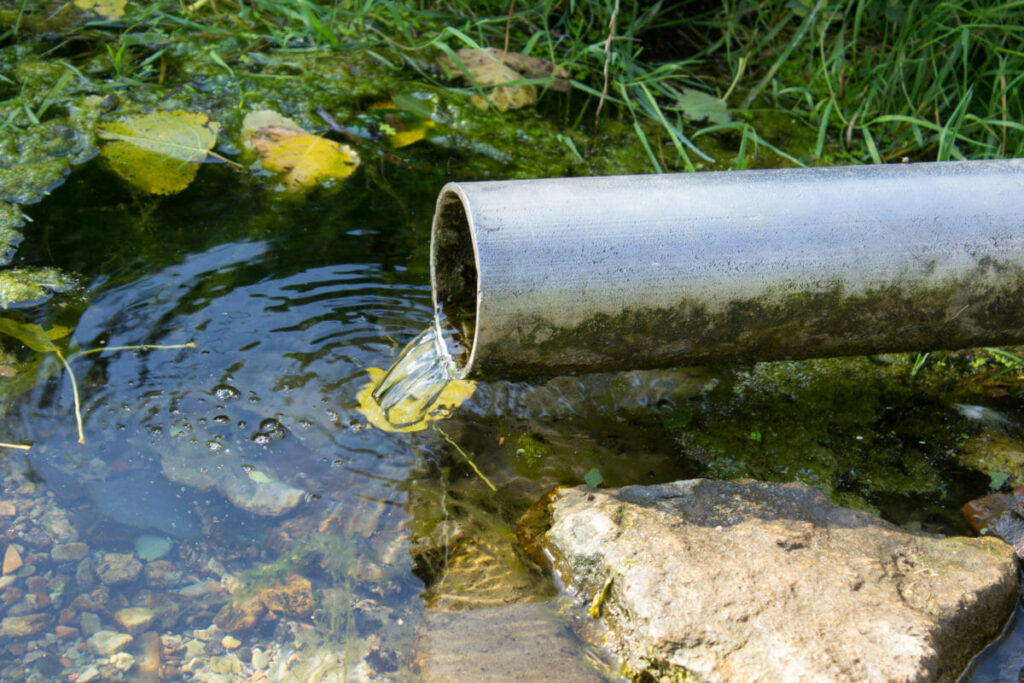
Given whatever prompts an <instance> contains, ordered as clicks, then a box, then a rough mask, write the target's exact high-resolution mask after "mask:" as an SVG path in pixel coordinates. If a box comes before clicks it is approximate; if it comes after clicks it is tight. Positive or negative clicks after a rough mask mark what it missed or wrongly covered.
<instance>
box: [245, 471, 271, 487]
mask: <svg viewBox="0 0 1024 683" xmlns="http://www.w3.org/2000/svg"><path fill="white" fill-rule="evenodd" d="M246 474H248V475H249V478H250V479H252V480H253V481H254V482H256V483H257V484H269V483H270V477H268V476H267V475H265V474H263V473H262V472H260V471H259V470H246Z"/></svg>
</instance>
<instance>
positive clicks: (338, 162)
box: [250, 126, 359, 192]
mask: <svg viewBox="0 0 1024 683" xmlns="http://www.w3.org/2000/svg"><path fill="white" fill-rule="evenodd" d="M250 142H251V143H252V146H253V147H254V148H255V149H256V152H257V153H258V154H259V155H260V163H262V164H263V168H265V169H267V170H268V171H274V172H278V173H286V174H287V175H286V176H285V183H286V184H287V186H288V189H289V190H291V191H293V192H294V191H297V190H302V189H306V188H310V187H313V186H314V185H317V184H319V183H321V182H323V181H325V180H332V179H333V180H341V179H343V178H347V177H348V176H350V175H352V172H353V171H355V170H356V168H357V167H358V166H359V155H358V154H356V152H355V150H353V149H352V148H351V147H349V146H348V145H343V144H341V143H338V142H334V141H333V140H328V139H327V138H322V137H320V136H319V135H313V134H312V133H306V132H304V131H301V130H295V129H293V128H285V127H283V126H269V127H267V128H261V129H259V130H258V131H256V133H255V134H254V135H253V136H252V137H251V138H250Z"/></svg>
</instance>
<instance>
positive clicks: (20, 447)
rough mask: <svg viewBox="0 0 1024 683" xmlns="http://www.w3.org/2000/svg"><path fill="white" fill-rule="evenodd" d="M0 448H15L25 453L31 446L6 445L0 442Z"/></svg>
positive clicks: (4, 442)
mask: <svg viewBox="0 0 1024 683" xmlns="http://www.w3.org/2000/svg"><path fill="white" fill-rule="evenodd" d="M0 448H17V449H18V450H21V451H27V450H28V449H30V448H32V446H29V445H28V444H24V443H7V442H6V441H0Z"/></svg>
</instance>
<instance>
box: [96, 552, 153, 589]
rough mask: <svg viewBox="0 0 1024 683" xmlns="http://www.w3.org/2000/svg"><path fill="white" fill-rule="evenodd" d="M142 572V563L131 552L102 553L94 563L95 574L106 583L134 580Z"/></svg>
mask: <svg viewBox="0 0 1024 683" xmlns="http://www.w3.org/2000/svg"><path fill="white" fill-rule="evenodd" d="M141 572H142V563H141V562H139V561H138V560H137V559H135V556H134V555H132V554H131V553H104V554H103V555H102V556H101V557H100V560H99V561H98V562H97V563H96V575H97V576H99V577H100V581H102V582H103V583H105V584H107V585H111V584H118V583H128V582H129V581H134V580H135V579H137V578H138V577H139V573H141Z"/></svg>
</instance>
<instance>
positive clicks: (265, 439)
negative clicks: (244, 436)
mask: <svg viewBox="0 0 1024 683" xmlns="http://www.w3.org/2000/svg"><path fill="white" fill-rule="evenodd" d="M250 438H251V439H252V441H253V443H255V444H258V445H260V446H266V445H267V444H269V443H270V435H269V434H264V433H263V432H256V433H255V434H253V435H252V437H250Z"/></svg>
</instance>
